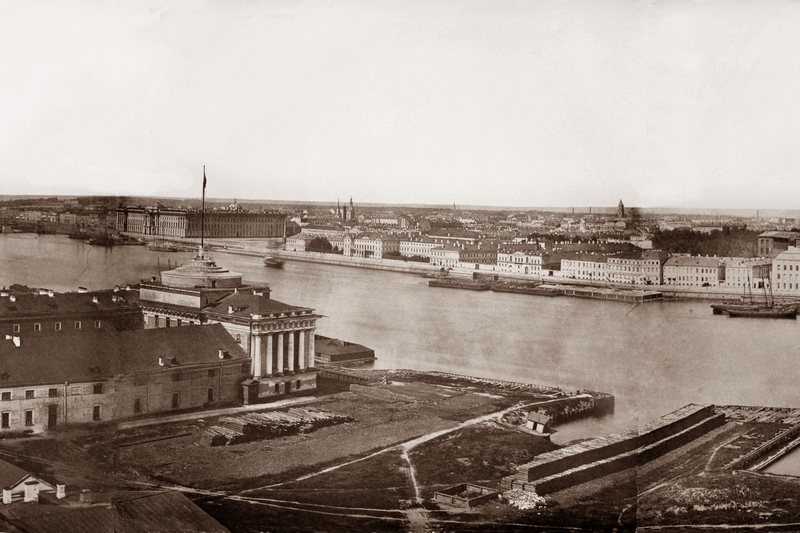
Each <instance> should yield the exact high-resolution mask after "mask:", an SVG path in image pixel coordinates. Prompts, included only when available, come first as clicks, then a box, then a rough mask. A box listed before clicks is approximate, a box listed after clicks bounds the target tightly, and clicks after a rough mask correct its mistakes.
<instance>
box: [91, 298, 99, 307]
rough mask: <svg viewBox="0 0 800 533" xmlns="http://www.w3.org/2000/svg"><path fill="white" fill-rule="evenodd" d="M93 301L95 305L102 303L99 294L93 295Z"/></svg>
mask: <svg viewBox="0 0 800 533" xmlns="http://www.w3.org/2000/svg"><path fill="white" fill-rule="evenodd" d="M92 303H93V304H95V305H97V304H99V303H100V301H99V300H98V299H97V296H92Z"/></svg>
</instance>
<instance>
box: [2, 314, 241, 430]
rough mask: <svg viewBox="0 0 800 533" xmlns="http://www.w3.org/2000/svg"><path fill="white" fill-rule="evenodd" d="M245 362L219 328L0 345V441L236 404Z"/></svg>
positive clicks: (114, 333)
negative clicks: (12, 435)
mask: <svg viewBox="0 0 800 533" xmlns="http://www.w3.org/2000/svg"><path fill="white" fill-rule="evenodd" d="M249 376H250V359H249V358H248V356H247V354H246V353H245V352H244V351H243V350H242V348H241V347H240V346H239V345H238V344H237V343H236V342H235V341H234V340H233V338H232V337H231V336H230V335H229V334H228V332H227V331H226V330H225V328H224V327H222V325H220V324H211V325H204V326H193V327H186V328H171V329H159V330H144V329H139V330H132V331H113V330H97V331H92V332H91V333H89V332H87V333H85V334H82V335H64V336H58V335H41V336H21V337H18V336H12V337H11V338H10V339H5V338H4V339H2V340H0V434H2V433H4V432H19V431H25V430H33V431H35V432H39V431H43V430H46V429H52V428H54V427H56V426H59V425H64V424H76V423H98V422H104V421H108V420H116V419H120V418H127V417H132V416H138V415H144V414H148V413H156V412H163V411H170V410H176V409H187V408H199V407H204V406H209V405H217V404H225V403H235V402H237V401H239V400H240V399H241V395H242V382H243V381H245V380H246V379H247V378H248V377H249Z"/></svg>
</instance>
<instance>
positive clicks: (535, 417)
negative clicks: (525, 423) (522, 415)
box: [528, 411, 552, 424]
mask: <svg viewBox="0 0 800 533" xmlns="http://www.w3.org/2000/svg"><path fill="white" fill-rule="evenodd" d="M528 420H530V421H531V422H538V423H539V424H549V423H550V420H552V418H551V417H550V416H548V415H546V414H544V413H539V412H537V411H531V412H529V413H528Z"/></svg>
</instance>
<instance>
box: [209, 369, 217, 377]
mask: <svg viewBox="0 0 800 533" xmlns="http://www.w3.org/2000/svg"><path fill="white" fill-rule="evenodd" d="M216 375H217V369H216V368H210V369H209V370H208V377H210V378H213V377H216Z"/></svg>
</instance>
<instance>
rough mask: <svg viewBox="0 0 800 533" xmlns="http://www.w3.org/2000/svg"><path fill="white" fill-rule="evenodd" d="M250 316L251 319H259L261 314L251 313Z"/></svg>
mask: <svg viewBox="0 0 800 533" xmlns="http://www.w3.org/2000/svg"><path fill="white" fill-rule="evenodd" d="M250 318H252V319H253V320H261V315H257V314H251V315H250Z"/></svg>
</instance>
